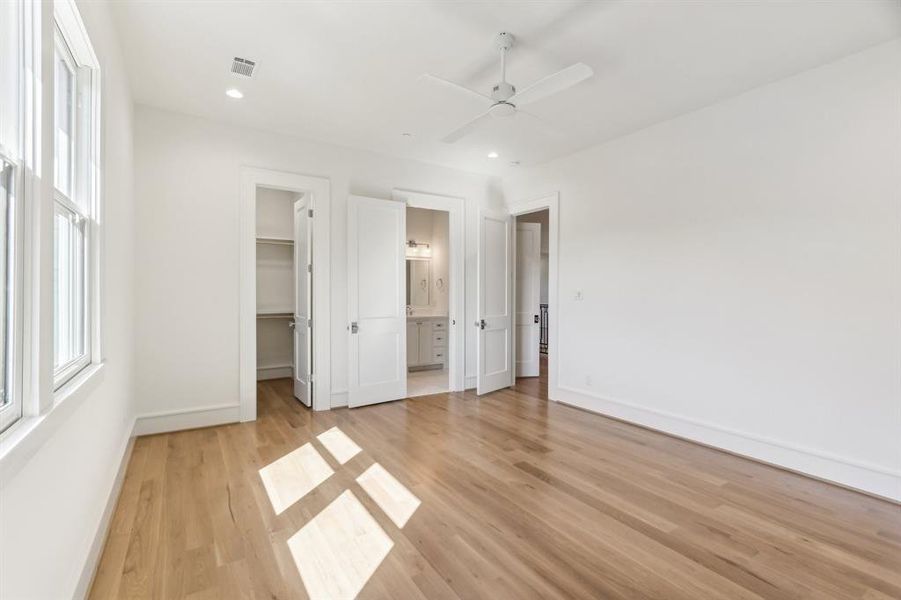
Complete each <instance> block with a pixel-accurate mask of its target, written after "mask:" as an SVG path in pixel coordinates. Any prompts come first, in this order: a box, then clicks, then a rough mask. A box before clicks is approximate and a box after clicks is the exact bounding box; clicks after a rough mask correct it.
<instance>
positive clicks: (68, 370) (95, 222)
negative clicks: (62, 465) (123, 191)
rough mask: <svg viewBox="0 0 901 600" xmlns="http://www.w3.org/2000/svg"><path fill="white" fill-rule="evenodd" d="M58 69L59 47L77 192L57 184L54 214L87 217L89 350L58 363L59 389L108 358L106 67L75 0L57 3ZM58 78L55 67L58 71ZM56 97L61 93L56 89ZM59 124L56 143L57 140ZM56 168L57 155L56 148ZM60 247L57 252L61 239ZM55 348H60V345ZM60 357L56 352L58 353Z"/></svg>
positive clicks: (56, 386)
mask: <svg viewBox="0 0 901 600" xmlns="http://www.w3.org/2000/svg"><path fill="white" fill-rule="evenodd" d="M54 24H55V31H54V42H53V47H54V69H55V65H56V62H55V61H56V56H57V52H60V51H61V52H62V54H63V57H64V59H65V60H66V62H67V63H68V64H69V66H70V68H71V69H72V70H73V72H74V73H75V92H76V93H75V110H74V112H75V116H74V135H75V144H74V147H75V150H74V152H75V157H74V161H73V165H74V181H73V184H72V194H73V196H75V197H74V198H72V197H69V196H67V195H66V194H64V193H63V192H61V191H60V190H58V189H56V186H55V184H54V198H53V200H54V202H53V204H54V207H53V208H54V209H53V215H54V219H55V217H56V214H57V212H58V211H60V210H62V211H66V212H71V213H74V214H75V215H77V217H78V218H79V219H81V220H83V222H84V244H85V248H84V259H83V268H84V289H83V292H84V297H83V298H82V306H83V312H84V329H83V336H84V337H83V340H82V343H83V347H84V353H83V354H82V355H80V356H78V357H76V358H75V359H74V360H71V361H69V362H68V363H66V364H63V365H60V366H59V367H56V366H55V365H54V369H53V390H54V391H55V392H56V393H61V392H63V391H65V388H66V384H67V383H69V382H70V381H72V380H73V378H75V376H76V375H78V374H79V373H81V372H82V371H83V370H84V369H85V368H86V367H88V366H89V365H91V364H99V363H100V362H102V358H101V354H100V348H99V347H100V336H99V327H98V324H99V312H100V306H99V303H100V301H99V299H100V260H99V240H100V218H99V214H100V200H99V198H100V185H99V184H100V182H99V165H100V71H99V65H98V62H97V58H96V55H95V54H94V50H93V48H92V46H91V42H90V40H89V39H88V36H87V32H86V31H85V29H84V24H83V23H82V21H81V18H80V17H79V15H78V13H77V9H76V8H75V6H74V3H72V2H67V1H58V2H55V3H54ZM53 81H54V84H55V82H56V79H55V73H54V75H53ZM53 98H54V102H55V100H56V96H55V93H54V95H53ZM55 135H56V134H55V127H54V143H55ZM53 155H54V173H55V157H56V152H55V151H54V153H53ZM53 243H54V252H55V239H54V241H53ZM54 354H55V348H54ZM54 360H55V356H54Z"/></svg>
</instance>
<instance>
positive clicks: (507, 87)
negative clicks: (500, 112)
mask: <svg viewBox="0 0 901 600" xmlns="http://www.w3.org/2000/svg"><path fill="white" fill-rule="evenodd" d="M515 93H516V88H515V87H513V84H512V83H507V82H506V81H502V82H500V83H499V84H497V85H496V86H494V87H493V88H492V89H491V97H492V98H494V99H495V100H497V101H498V102H505V101H506V100H509V99H510V98H512V97H513V94H515Z"/></svg>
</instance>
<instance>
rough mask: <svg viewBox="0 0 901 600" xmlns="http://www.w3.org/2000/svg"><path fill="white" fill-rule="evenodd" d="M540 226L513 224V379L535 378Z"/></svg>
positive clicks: (538, 310)
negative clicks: (514, 369)
mask: <svg viewBox="0 0 901 600" xmlns="http://www.w3.org/2000/svg"><path fill="white" fill-rule="evenodd" d="M540 303H541V224H540V223H517V224H516V309H515V310H516V376H517V377H538V368H539V367H538V358H539V357H538V342H539V337H540V334H541V315H540V312H541V308H540V306H539V305H540Z"/></svg>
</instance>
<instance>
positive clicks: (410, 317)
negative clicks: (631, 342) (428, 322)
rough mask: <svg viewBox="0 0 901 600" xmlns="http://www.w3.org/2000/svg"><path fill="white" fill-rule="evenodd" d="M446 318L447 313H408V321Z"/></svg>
mask: <svg viewBox="0 0 901 600" xmlns="http://www.w3.org/2000/svg"><path fill="white" fill-rule="evenodd" d="M446 318H447V315H436V314H421V315H417V314H412V315H407V320H408V321H416V320H419V319H446Z"/></svg>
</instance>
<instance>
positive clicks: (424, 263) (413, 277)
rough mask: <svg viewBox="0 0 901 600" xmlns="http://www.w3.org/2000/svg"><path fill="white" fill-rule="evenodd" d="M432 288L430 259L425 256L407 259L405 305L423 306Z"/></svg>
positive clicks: (426, 304)
mask: <svg viewBox="0 0 901 600" xmlns="http://www.w3.org/2000/svg"><path fill="white" fill-rule="evenodd" d="M431 288H432V261H430V260H429V259H427V258H408V259H407V306H412V307H413V308H423V307H426V306H428V305H429V291H430V290H431Z"/></svg>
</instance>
